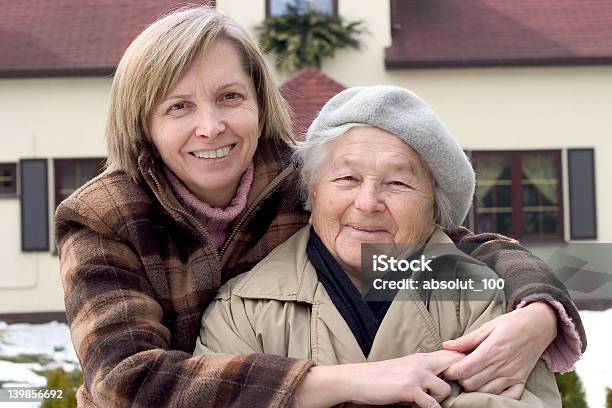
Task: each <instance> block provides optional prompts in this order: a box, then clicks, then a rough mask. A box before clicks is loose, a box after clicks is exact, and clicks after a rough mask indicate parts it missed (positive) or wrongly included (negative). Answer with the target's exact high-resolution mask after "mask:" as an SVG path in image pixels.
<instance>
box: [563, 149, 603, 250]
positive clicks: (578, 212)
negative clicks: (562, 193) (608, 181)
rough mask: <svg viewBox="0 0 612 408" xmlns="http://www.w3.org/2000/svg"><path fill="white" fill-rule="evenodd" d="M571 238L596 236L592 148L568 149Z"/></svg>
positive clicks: (594, 237)
mask: <svg viewBox="0 0 612 408" xmlns="http://www.w3.org/2000/svg"><path fill="white" fill-rule="evenodd" d="M567 162H568V173H569V180H568V181H569V198H570V225H571V230H570V231H571V232H570V238H571V239H596V238H597V211H596V207H595V154H594V151H593V149H568V151H567Z"/></svg>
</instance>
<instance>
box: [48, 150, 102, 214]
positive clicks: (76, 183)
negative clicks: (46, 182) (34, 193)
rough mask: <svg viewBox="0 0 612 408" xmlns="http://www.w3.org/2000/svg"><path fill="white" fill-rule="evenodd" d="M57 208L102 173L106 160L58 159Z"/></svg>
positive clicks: (56, 178)
mask: <svg viewBox="0 0 612 408" xmlns="http://www.w3.org/2000/svg"><path fill="white" fill-rule="evenodd" d="M54 167H55V206H56V207H57V206H58V205H59V203H61V202H62V201H63V200H64V199H66V198H67V197H68V196H69V195H70V194H72V193H73V192H74V191H75V190H76V189H78V188H79V187H81V186H82V185H83V184H85V183H87V182H88V181H89V180H91V179H92V178H94V177H95V176H97V175H98V174H100V173H101V172H102V169H103V168H104V159H101V158H98V159H56V160H54Z"/></svg>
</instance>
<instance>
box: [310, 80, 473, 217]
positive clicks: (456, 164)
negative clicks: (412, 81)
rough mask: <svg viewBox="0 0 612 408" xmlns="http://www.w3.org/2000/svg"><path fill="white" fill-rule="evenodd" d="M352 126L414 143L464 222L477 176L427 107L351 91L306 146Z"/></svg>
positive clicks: (402, 92) (327, 109) (332, 105)
mask: <svg viewBox="0 0 612 408" xmlns="http://www.w3.org/2000/svg"><path fill="white" fill-rule="evenodd" d="M349 123H364V124H369V125H372V126H376V127H379V128H381V129H384V130H386V131H388V132H391V133H393V134H395V135H397V136H398V137H399V138H400V139H402V140H403V141H404V142H406V143H408V145H410V147H412V148H413V149H414V150H415V151H416V152H417V153H418V154H419V155H421V158H422V159H423V161H424V162H425V163H426V164H427V166H428V167H429V169H430V170H431V172H432V174H433V176H434V178H435V179H436V182H437V184H438V186H439V188H440V189H442V191H444V192H445V193H446V195H447V197H448V199H449V200H450V208H449V211H450V214H449V215H450V218H451V220H452V221H453V223H454V224H455V225H460V224H461V223H462V222H463V220H464V219H465V216H466V215H467V212H468V210H469V208H470V205H471V203H472V196H473V194H474V185H475V176H474V170H473V169H472V166H471V165H470V161H469V160H468V158H467V156H466V155H465V153H464V152H463V150H462V148H461V146H459V143H457V140H455V138H454V137H453V135H452V134H451V133H450V131H449V130H448V129H447V128H446V126H444V124H443V123H442V122H441V121H440V119H439V118H438V116H437V115H436V114H435V113H434V111H433V110H431V108H430V107H429V106H427V105H426V104H425V102H423V101H422V100H421V99H420V98H419V97H418V96H416V95H415V94H414V93H412V92H410V91H408V90H406V89H403V88H399V87H395V86H371V87H355V88H349V89H346V90H344V91H342V92H340V93H339V94H338V95H336V96H334V97H333V98H331V99H330V100H329V101H328V102H327V103H326V104H325V106H323V108H322V109H321V111H320V112H319V115H318V116H317V117H316V119H315V120H314V121H313V122H312V124H311V125H310V128H309V129H308V133H307V135H306V140H307V141H312V140H316V139H318V138H320V137H322V136H320V135H321V134H324V133H326V132H325V131H327V130H330V129H332V128H335V127H338V126H342V125H346V124H349ZM372 143H375V141H374V140H373V141H372Z"/></svg>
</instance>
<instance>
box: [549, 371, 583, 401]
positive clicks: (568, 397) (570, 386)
mask: <svg viewBox="0 0 612 408" xmlns="http://www.w3.org/2000/svg"><path fill="white" fill-rule="evenodd" d="M555 379H556V380H557V386H558V387H559V392H560V393H561V403H562V405H563V408H587V403H586V400H585V396H584V390H583V389H582V382H581V381H580V378H579V377H578V374H576V372H575V371H570V372H569V373H565V374H555Z"/></svg>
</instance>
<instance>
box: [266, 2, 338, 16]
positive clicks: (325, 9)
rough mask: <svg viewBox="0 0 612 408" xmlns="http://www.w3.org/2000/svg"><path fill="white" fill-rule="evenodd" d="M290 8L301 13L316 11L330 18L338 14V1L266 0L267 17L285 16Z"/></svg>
mask: <svg viewBox="0 0 612 408" xmlns="http://www.w3.org/2000/svg"><path fill="white" fill-rule="evenodd" d="M290 6H293V7H295V8H297V9H298V11H299V12H300V13H306V12H307V11H309V10H314V11H317V12H319V13H321V14H325V15H328V16H335V15H337V14H338V0H266V16H268V17H275V16H283V15H285V14H287V10H288V7H290Z"/></svg>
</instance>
